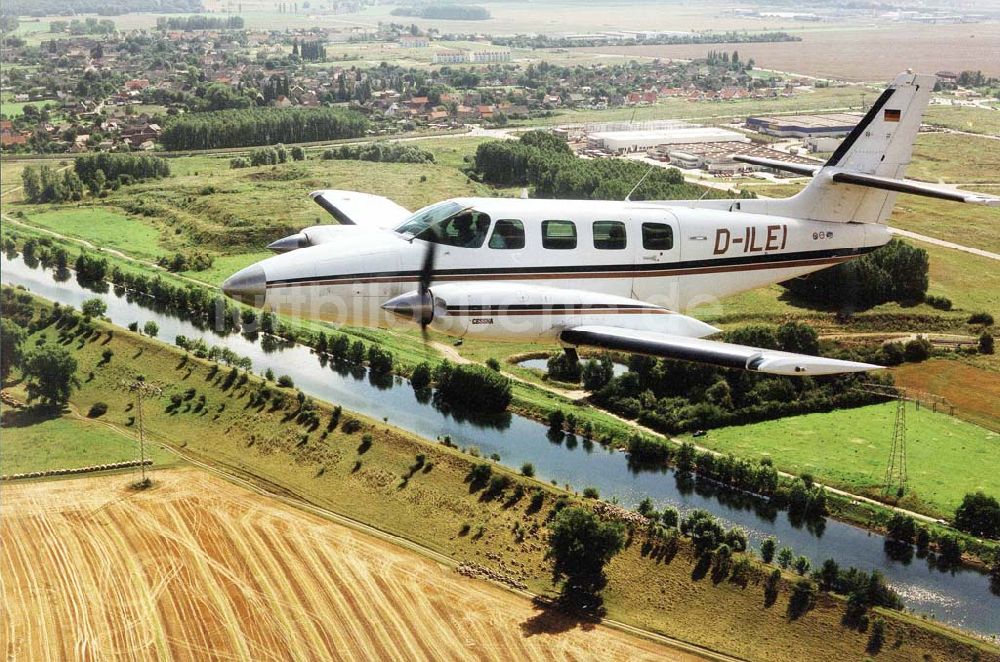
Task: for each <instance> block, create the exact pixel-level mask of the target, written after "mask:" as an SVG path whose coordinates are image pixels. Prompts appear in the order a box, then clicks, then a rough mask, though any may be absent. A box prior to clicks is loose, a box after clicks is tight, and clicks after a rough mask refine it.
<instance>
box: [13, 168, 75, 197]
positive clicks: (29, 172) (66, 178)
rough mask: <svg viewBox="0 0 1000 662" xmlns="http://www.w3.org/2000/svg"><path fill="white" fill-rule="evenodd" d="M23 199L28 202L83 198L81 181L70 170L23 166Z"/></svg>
mask: <svg viewBox="0 0 1000 662" xmlns="http://www.w3.org/2000/svg"><path fill="white" fill-rule="evenodd" d="M21 185H22V187H23V189H24V199H25V200H27V201H28V202H34V203H46V202H66V201H67V200H80V199H82V198H83V182H82V181H80V177H79V176H78V175H77V174H76V173H75V172H73V171H72V170H64V171H62V172H60V171H58V170H55V169H53V168H50V167H49V166H47V165H43V166H38V167H35V166H25V168H24V170H22V171H21Z"/></svg>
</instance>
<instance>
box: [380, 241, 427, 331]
mask: <svg viewBox="0 0 1000 662" xmlns="http://www.w3.org/2000/svg"><path fill="white" fill-rule="evenodd" d="M436 252H437V243H436V242H434V241H428V242H427V251H426V252H425V253H424V262H423V264H422V265H421V267H420V280H419V284H418V286H417V289H416V290H415V291H413V292H407V293H406V294H401V295H399V296H398V297H394V298H392V299H389V300H388V301H386V302H385V303H384V304H382V309H383V310H387V311H389V312H390V313H392V314H393V315H396V316H397V317H400V318H402V319H405V320H409V321H413V322H417V323H418V324H420V335H421V336H422V337H423V339H424V344H427V339H428V334H427V325H429V324H430V323H431V322H432V321H433V320H434V294H433V293H432V292H431V289H430V284H431V281H432V280H434V257H435V254H436Z"/></svg>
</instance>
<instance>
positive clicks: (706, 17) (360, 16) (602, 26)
mask: <svg viewBox="0 0 1000 662" xmlns="http://www.w3.org/2000/svg"><path fill="white" fill-rule="evenodd" d="M226 6H227V5H226V4H225V3H224V2H223V1H222V0H212V1H207V2H206V3H205V7H206V9H209V10H212V9H214V10H216V11H222V10H225V8H226ZM242 6H243V10H242V11H241V12H240V15H241V16H243V17H245V19H246V22H247V27H278V28H284V27H291V28H295V27H313V26H316V25H322V26H330V27H340V26H344V27H345V28H347V27H349V26H351V25H358V26H363V27H375V26H376V25H378V23H379V21H382V22H387V23H388V22H396V23H404V24H406V25H409V24H410V23H416V24H417V25H418V26H420V27H421V28H427V27H434V28H437V29H439V30H440V31H441V32H443V33H462V34H482V33H490V34H515V33H536V32H542V33H562V32H589V31H594V30H636V29H647V30H753V31H759V30H771V29H785V28H788V29H792V28H808V27H809V26H810V25H811V24H810V23H808V22H805V21H800V22H795V21H791V20H789V19H777V18H775V19H763V20H761V19H756V20H755V19H753V18H743V17H737V16H733V15H732V14H729V13H728V12H729V10H730V7H729V6H728V5H725V4H724V3H712V4H708V5H698V6H697V7H694V6H685V5H664V4H662V3H652V2H641V1H636V0H626V1H625V2H621V3H618V2H616V3H614V4H612V5H601V4H598V3H592V4H591V3H588V4H585V5H583V6H582V7H581V4H580V3H576V2H570V1H567V0H562V1H552V0H549V1H547V2H544V3H527V2H510V1H503V2H489V3H487V4H486V5H484V6H485V7H486V8H487V9H488V10H489V12H490V15H491V17H490V18H489V19H488V20H481V21H456V20H430V19H423V18H418V17H413V16H393V15H392V14H391V11H392V10H393V9H394V8H395V7H396V5H376V6H369V7H365V8H364V9H362V10H361V11H359V12H356V13H345V14H342V13H337V14H333V13H328V12H325V11H318V10H316V9H313V10H311V11H306V10H304V9H300V11H299V12H298V13H279V12H277V11H275V7H276V5H275V3H274V2H272V1H271V0H244V2H243V3H242ZM300 6H301V3H300ZM345 32H346V30H345Z"/></svg>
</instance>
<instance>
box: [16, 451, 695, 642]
mask: <svg viewBox="0 0 1000 662" xmlns="http://www.w3.org/2000/svg"><path fill="white" fill-rule="evenodd" d="M126 480H127V479H126V478H125V477H123V476H121V475H116V476H105V477H90V478H80V479H75V480H63V481H48V482H35V483H25V484H18V485H10V484H8V485H5V486H3V488H2V492H0V499H2V519H0V527H2V530H0V541H2V543H0V544H2V547H3V549H2V553H0V581H2V587H0V622H2V623H3V626H2V629H0V650H2V651H3V654H4V656H5V657H6V658H7V659H10V660H56V659H81V660H101V659H130V660H132V659H176V660H192V659H198V660H205V659H256V660H268V659H275V660H278V659H280V660H291V659H397V660H400V659H406V660H416V659H459V658H462V659H470V658H472V659H505V660H506V659H525V658H532V659H597V658H600V659H624V658H629V659H641V658H648V659H654V658H655V659H683V660H689V659H694V658H693V657H692V656H690V655H687V654H685V653H679V652H677V651H675V650H673V649H669V648H665V647H661V646H659V645H657V644H655V643H652V642H647V641H644V640H641V639H638V638H633V637H631V636H629V635H627V634H623V633H621V632H618V631H617V630H614V629H611V628H607V627H603V626H602V627H587V628H582V627H580V626H579V625H578V624H576V623H574V622H572V621H569V620H568V619H565V618H563V617H560V616H553V615H551V614H544V613H542V612H540V611H539V610H538V609H537V608H536V607H534V606H533V605H532V604H531V602H530V601H529V600H527V599H525V598H522V597H520V596H518V595H515V594H513V593H510V592H508V591H505V590H503V589H501V588H499V587H496V586H494V585H492V584H488V583H486V582H483V581H477V580H473V579H467V578H465V577H462V576H460V575H458V574H457V573H456V572H454V571H453V570H452V569H451V568H449V567H446V566H444V565H442V564H439V563H437V562H435V561H433V560H430V559H428V558H425V557H423V556H420V555H418V554H416V553H415V552H411V551H409V550H406V549H404V548H402V547H397V546H395V545H393V544H392V543H389V542H386V541H384V540H381V539H379V538H376V537H373V536H370V535H368V534H365V533H361V532H359V531H357V530H354V529H352V528H349V527H347V526H344V525H341V524H337V523H333V522H331V521H328V520H326V519H323V518H321V517H319V516H314V515H312V514H309V513H306V512H303V511H299V510H296V509H294V508H292V507H289V506H285V505H284V504H283V503H281V502H279V501H277V500H272V499H270V498H268V497H266V496H262V495H259V494H257V493H254V492H251V491H249V490H246V489H243V488H241V487H238V486H236V485H233V484H230V483H228V482H226V481H224V480H222V479H219V478H216V477H214V476H212V475H210V474H207V473H204V472H202V471H199V470H195V469H177V470H171V471H161V472H159V473H158V474H157V475H156V481H157V483H156V486H155V487H154V488H153V489H151V490H148V491H145V492H132V491H130V490H128V489H127V488H126V487H125V482H126Z"/></svg>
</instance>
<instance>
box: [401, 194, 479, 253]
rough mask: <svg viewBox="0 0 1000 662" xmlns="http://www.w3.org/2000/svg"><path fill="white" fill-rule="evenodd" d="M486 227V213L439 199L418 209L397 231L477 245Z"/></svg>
mask: <svg viewBox="0 0 1000 662" xmlns="http://www.w3.org/2000/svg"><path fill="white" fill-rule="evenodd" d="M489 229H490V217H489V216H488V215H486V214H484V213H482V212H480V211H476V210H475V209H472V208H469V207H462V206H461V205H459V204H457V203H455V202H442V203H440V204H437V205H433V206H431V207H425V208H424V209H421V210H419V211H418V212H416V213H415V214H414V215H413V216H411V217H410V218H408V219H407V220H406V221H404V222H403V223H402V224H401V225H400V226H399V227H397V228H396V232H398V233H399V234H402V235H407V236H412V237H415V238H417V239H423V240H424V241H431V242H434V243H436V244H445V245H446V246H457V247H459V248H479V247H480V246H482V245H483V242H484V241H485V240H486V234H487V233H488V232H489Z"/></svg>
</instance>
